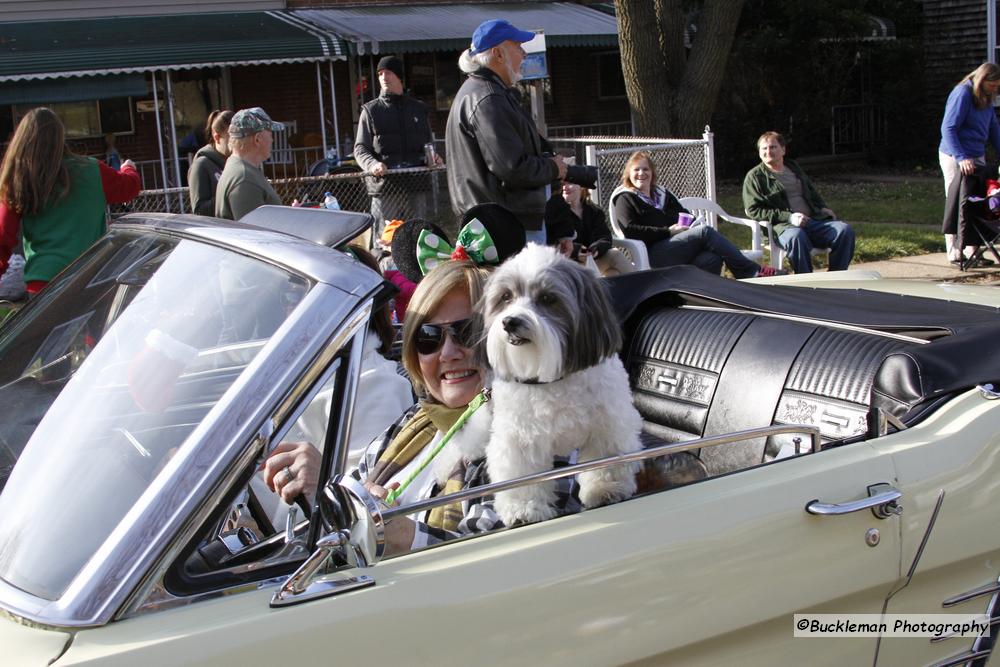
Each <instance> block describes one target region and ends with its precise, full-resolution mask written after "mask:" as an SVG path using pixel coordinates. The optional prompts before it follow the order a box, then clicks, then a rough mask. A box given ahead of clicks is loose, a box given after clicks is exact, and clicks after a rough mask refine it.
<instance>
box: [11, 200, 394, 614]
mask: <svg viewBox="0 0 1000 667" xmlns="http://www.w3.org/2000/svg"><path fill="white" fill-rule="evenodd" d="M180 222H183V220H181V221H180ZM123 227H124V228H129V230H130V231H133V230H132V229H131V228H132V227H136V228H137V229H136V230H135V231H140V232H142V233H146V234H149V233H167V235H179V236H182V237H184V238H187V239H191V240H193V241H195V242H205V241H206V240H207V239H205V238H202V239H199V238H198V237H199V236H201V234H200V233H199V232H203V231H204V226H203V225H199V224H197V222H195V224H193V225H192V229H193V230H194V233H191V234H188V233H185V232H186V231H187V229H186V227H185V226H184V225H182V224H177V225H173V227H175V229H169V230H163V229H150V228H148V227H147V228H143V227H142V226H141V225H123ZM210 231H211V232H219V233H218V234H207V235H206V236H212V237H214V238H212V240H208V242H209V243H210V244H212V245H216V246H218V247H221V248H224V249H226V250H230V251H233V252H237V253H239V254H244V255H248V256H253V257H256V258H258V259H261V260H262V261H265V262H267V263H270V264H275V265H278V266H280V267H282V268H284V269H285V270H288V271H291V272H293V273H297V274H300V275H301V274H303V273H304V274H306V275H315V273H321V274H324V277H325V278H328V279H330V278H336V280H335V281H334V282H335V283H339V284H340V285H343V286H344V289H341V288H340V287H339V286H334V285H331V284H325V283H324V282H316V283H315V284H314V286H313V288H312V289H311V290H310V291H309V292H308V294H306V295H305V296H304V297H303V299H302V301H301V303H300V304H299V305H298V306H297V307H296V308H295V310H294V311H293V312H292V313H291V314H290V315H289V316H288V318H287V319H286V320H285V321H284V322H283V323H282V324H281V326H280V327H279V328H278V330H277V331H276V332H275V334H274V335H273V336H271V338H270V339H269V340H268V341H267V343H266V344H265V345H264V347H263V348H262V350H261V352H260V353H259V354H258V355H257V357H256V358H255V359H254V360H253V361H252V362H251V363H250V364H249V366H248V367H247V368H246V370H245V371H244V372H243V374H242V375H241V376H240V377H239V379H238V380H237V381H236V382H235V383H234V384H233V385H232V386H231V387H230V389H229V391H227V392H226V394H225V395H224V397H223V399H222V400H220V401H219V402H218V404H217V406H216V407H217V408H218V411H217V412H216V416H217V418H216V419H213V420H211V421H206V422H203V423H202V424H200V425H199V426H198V427H197V428H196V429H195V431H194V432H192V433H191V435H190V436H189V437H188V439H187V440H186V446H185V447H183V448H181V451H180V452H179V453H178V454H177V455H176V456H175V457H174V460H171V465H170V469H171V472H170V473H169V474H166V470H165V474H161V475H159V476H158V477H157V478H156V479H155V480H154V481H153V483H152V484H150V486H149V488H147V489H146V491H145V492H144V493H143V494H142V496H141V497H140V499H139V501H138V502H137V503H136V504H135V505H134V506H133V507H132V508H131V509H130V510H129V511H128V513H127V514H126V515H125V517H124V518H123V519H122V521H121V522H120V523H119V524H118V526H117V527H116V528H115V529H114V530H113V531H112V533H111V534H110V536H109V537H108V538H107V539H106V540H105V541H104V543H103V544H102V545H101V546H100V548H99V549H98V550H97V551H96V553H95V554H94V555H93V557H92V558H91V559H90V560H89V561H88V562H87V563H86V564H85V565H84V567H83V568H82V569H81V570H80V572H79V573H78V574H77V575H76V576H75V577H74V579H73V580H72V582H71V584H70V585H69V587H68V588H67V589H66V590H65V591H64V593H63V594H62V595H61V596H60V597H58V598H57V599H55V600H48V599H44V598H41V597H38V596H35V595H32V594H29V593H27V592H25V591H23V590H21V589H19V588H17V587H15V586H13V585H11V584H9V583H8V582H6V581H3V580H0V609H2V610H3V611H4V612H6V613H9V614H11V615H14V616H16V617H19V618H21V619H23V620H26V621H28V622H31V623H35V624H39V625H43V626H48V627H55V628H74V627H94V626H100V625H104V624H106V623H108V622H109V621H110V620H112V619H113V618H114V616H115V614H116V613H117V612H118V610H119V609H121V608H122V607H123V606H124V605H125V603H126V602H127V600H128V599H129V598H130V596H131V595H132V594H133V593H134V591H135V590H136V588H137V586H139V584H140V583H141V582H142V581H143V580H144V578H145V577H146V576H147V575H148V574H149V572H150V570H151V568H153V567H154V565H155V564H156V563H157V562H158V560H159V558H160V557H161V555H162V554H163V553H164V552H165V551H166V550H168V548H169V547H170V546H171V545H172V544H173V543H174V541H175V539H176V538H177V536H178V535H179V534H180V532H181V531H182V530H183V529H184V527H185V526H187V525H188V522H189V520H190V519H191V517H192V516H193V515H194V514H195V513H196V511H197V510H198V508H199V507H200V506H202V505H203V504H204V503H205V501H206V498H209V497H211V496H212V495H213V494H216V493H218V492H219V485H220V481H221V480H223V479H224V478H225V475H226V474H227V471H229V470H230V469H231V468H232V466H233V465H234V463H235V461H237V460H238V459H239V458H240V457H241V456H242V455H243V454H244V453H245V452H244V450H245V449H246V448H247V446H248V445H249V443H250V442H251V440H252V439H253V438H254V436H255V435H257V433H258V431H259V430H260V429H261V426H262V425H263V424H264V423H265V421H266V420H268V419H269V418H270V417H271V416H272V415H274V414H275V412H276V411H277V410H278V409H279V406H281V405H282V403H283V402H284V401H285V400H286V399H287V396H288V393H289V391H290V390H291V389H290V388H292V387H294V386H295V385H296V382H297V381H298V377H299V374H300V371H301V370H302V369H303V368H304V367H307V366H308V365H309V364H311V363H312V362H313V361H314V359H315V358H316V357H317V356H318V355H320V354H321V353H322V352H323V350H324V348H325V347H326V346H327V345H328V344H329V343H330V341H331V340H332V338H333V337H336V336H337V335H338V334H339V333H341V330H342V329H343V328H344V327H345V326H349V325H350V324H353V323H352V322H349V320H350V318H351V316H352V314H354V313H355V312H356V311H357V310H358V308H359V306H360V305H361V304H362V303H363V302H364V300H365V298H367V297H370V295H371V294H372V293H373V292H375V291H377V289H378V288H379V286H380V285H381V279H380V278H379V277H378V276H376V275H375V274H374V273H372V272H371V271H370V270H368V269H367V268H365V267H362V266H360V265H359V264H358V263H356V262H355V261H354V260H352V259H350V258H347V257H345V256H344V255H343V254H342V253H339V252H336V251H334V250H331V249H329V248H324V247H322V246H317V245H315V244H310V243H308V242H306V241H301V240H297V239H293V238H291V237H287V236H284V235H281V234H276V233H269V232H259V231H253V232H252V233H250V234H249V236H248V237H244V231H245V230H242V229H235V230H231V231H230V230H220V229H216V228H211V229H210ZM223 237H230V238H238V239H242V242H241V243H240V244H235V246H236V247H234V246H231V245H228V244H227V243H225V242H222V240H221V239H222V238H223ZM276 247H281V248H282V252H280V253H278V254H279V255H281V258H282V261H281V262H276V261H275V260H274V256H273V255H271V254H265V253H268V252H269V251H272V250H274V249H275V248H276ZM302 257H305V259H304V260H303V262H299V261H298V260H299V259H301V258H302ZM319 258H325V259H326V262H327V265H326V266H325V267H323V269H322V270H321V271H316V272H314V271H303V270H301V269H302V266H301V264H302V263H305V264H313V263H315V262H317V261H318V260H319ZM188 445H189V446H188Z"/></svg>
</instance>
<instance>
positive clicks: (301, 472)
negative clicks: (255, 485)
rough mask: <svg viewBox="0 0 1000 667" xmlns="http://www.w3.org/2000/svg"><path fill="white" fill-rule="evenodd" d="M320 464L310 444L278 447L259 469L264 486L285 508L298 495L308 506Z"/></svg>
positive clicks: (317, 477)
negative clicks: (306, 499)
mask: <svg viewBox="0 0 1000 667" xmlns="http://www.w3.org/2000/svg"><path fill="white" fill-rule="evenodd" d="M321 461H322V455H321V454H320V453H319V450H317V449H316V448H315V447H313V446H312V444H311V443H308V442H282V443H279V444H278V446H277V447H275V448H274V450H273V451H272V452H271V453H270V455H268V457H267V460H266V461H264V464H263V466H262V467H261V469H262V470H263V471H264V483H265V484H267V487H268V488H269V489H271V490H272V491H274V492H275V493H277V494H278V495H279V496H280V497H281V499H282V500H284V501H285V502H286V503H288V504H289V505H291V504H292V503H294V502H295V499H296V497H298V496H299V495H300V494H304V495H305V496H306V497H307V498H308V499H309V502H310V503H311V502H312V497H313V494H315V493H316V484H317V482H318V481H319V468H320V464H321Z"/></svg>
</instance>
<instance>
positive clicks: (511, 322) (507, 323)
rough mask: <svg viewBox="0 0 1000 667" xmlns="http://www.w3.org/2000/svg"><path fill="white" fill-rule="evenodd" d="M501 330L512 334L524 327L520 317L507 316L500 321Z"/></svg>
mask: <svg viewBox="0 0 1000 667" xmlns="http://www.w3.org/2000/svg"><path fill="white" fill-rule="evenodd" d="M502 324H503V330H504V331H506V332H507V333H514V332H516V331H517V330H518V329H520V328H521V327H522V326H523V325H524V320H522V319H521V318H520V317H515V316H513V315H508V316H507V317H505V318H503V320H502Z"/></svg>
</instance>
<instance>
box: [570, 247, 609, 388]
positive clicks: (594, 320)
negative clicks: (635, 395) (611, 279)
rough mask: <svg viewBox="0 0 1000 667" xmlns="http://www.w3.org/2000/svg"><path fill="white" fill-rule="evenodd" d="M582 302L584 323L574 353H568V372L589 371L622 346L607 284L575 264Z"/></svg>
mask: <svg viewBox="0 0 1000 667" xmlns="http://www.w3.org/2000/svg"><path fill="white" fill-rule="evenodd" d="M573 268H574V269H576V270H575V271H574V272H573V273H574V275H575V276H576V281H577V293H578V295H579V298H580V322H579V325H578V326H577V327H576V330H575V332H574V334H573V348H574V349H573V350H572V351H570V352H569V353H568V357H569V358H568V359H567V361H568V362H569V363H568V365H569V366H574V368H572V369H569V368H568V369H566V370H567V372H573V371H577V370H581V369H584V368H589V367H590V366H594V365H597V364H599V363H600V362H602V361H604V360H605V359H607V358H608V357H610V356H612V355H614V354H617V353H618V349H619V348H620V347H621V345H622V328H621V324H620V323H619V322H618V316H617V314H616V312H615V309H614V307H613V306H612V305H611V297H610V295H609V293H608V288H607V286H606V285H605V284H604V281H603V280H601V279H599V278H598V277H597V276H596V275H595V274H594V273H593V272H592V271H591V270H590V269H586V268H584V267H582V266H580V265H579V264H574V265H573Z"/></svg>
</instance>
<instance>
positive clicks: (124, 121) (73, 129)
mask: <svg viewBox="0 0 1000 667" xmlns="http://www.w3.org/2000/svg"><path fill="white" fill-rule="evenodd" d="M38 106H41V105H38V104H30V105H28V104H17V105H14V107H13V108H12V111H13V116H14V119H13V120H14V125H15V126H16V125H17V123H19V122H20V121H21V118H22V117H23V116H24V114H26V113H28V112H29V111H31V110H32V109H34V108H36V107H38ZM44 106H47V107H49V108H50V109H52V110H53V111H55V112H56V114H57V115H58V116H59V118H60V119H61V120H62V122H63V125H65V126H66V138H67V139H87V138H89V137H101V136H104V135H105V134H131V133H132V132H134V131H135V124H134V122H133V119H132V98H131V97H118V98H112V99H107V100H88V101H85V102H53V103H51V104H46V105H44Z"/></svg>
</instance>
